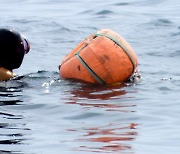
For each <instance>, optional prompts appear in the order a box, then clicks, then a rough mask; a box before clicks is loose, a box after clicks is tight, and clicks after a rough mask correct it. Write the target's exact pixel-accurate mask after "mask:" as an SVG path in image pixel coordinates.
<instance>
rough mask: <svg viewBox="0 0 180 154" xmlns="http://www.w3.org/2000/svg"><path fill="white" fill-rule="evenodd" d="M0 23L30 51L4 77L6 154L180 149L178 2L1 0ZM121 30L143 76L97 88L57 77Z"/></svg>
mask: <svg viewBox="0 0 180 154" xmlns="http://www.w3.org/2000/svg"><path fill="white" fill-rule="evenodd" d="M0 6H1V7H0V28H2V27H6V28H12V29H15V30H17V31H19V32H20V33H21V34H24V35H26V36H27V38H28V39H29V40H30V42H31V51H30V53H28V54H27V55H26V56H25V59H24V62H23V64H22V66H21V67H20V68H19V69H18V70H15V72H16V73H17V74H19V75H20V76H21V77H20V78H19V79H17V80H12V81H8V82H0V154H85V153H87V154H94V153H102V154H106V153H111V154H159V153H161V154H179V153H180V69H179V68H180V1H179V0H119V1H118V0H110V1H100V0H99V1H98V0H0ZM102 28H109V29H112V30H114V31H116V32H117V33H119V34H120V35H121V36H123V37H124V38H125V39H126V40H127V41H128V42H129V43H130V44H131V46H132V47H133V49H134V50H135V52H136V53H137V55H138V58H139V69H140V70H141V74H142V81H141V82H139V83H137V84H128V85H127V84H126V85H116V86H93V85H87V84H83V83H76V82H71V81H64V80H61V79H60V78H59V75H58V65H59V64H60V62H61V61H62V59H63V57H64V56H65V55H66V54H67V53H68V52H69V51H71V49H72V48H74V47H75V45H76V44H78V43H79V42H80V41H81V40H83V39H84V38H86V37H87V36H89V35H90V34H91V33H94V32H96V31H97V30H98V29H102Z"/></svg>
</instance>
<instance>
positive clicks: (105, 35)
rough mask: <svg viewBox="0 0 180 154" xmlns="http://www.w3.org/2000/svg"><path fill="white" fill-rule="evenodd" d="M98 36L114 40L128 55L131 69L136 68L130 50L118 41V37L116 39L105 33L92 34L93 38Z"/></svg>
mask: <svg viewBox="0 0 180 154" xmlns="http://www.w3.org/2000/svg"><path fill="white" fill-rule="evenodd" d="M98 36H104V37H106V38H108V39H110V40H112V41H113V42H115V43H116V44H117V45H118V46H120V47H121V48H122V49H123V50H124V51H125V52H126V54H127V55H128V57H129V59H130V60H131V63H132V64H133V71H134V70H135V69H136V62H135V60H134V58H133V56H132V55H131V53H130V51H129V50H128V49H127V48H126V47H125V46H124V45H123V43H122V42H120V41H119V40H118V39H116V38H115V37H113V36H111V35H108V34H105V33H98V32H97V33H96V34H95V35H94V38H96V37H98Z"/></svg>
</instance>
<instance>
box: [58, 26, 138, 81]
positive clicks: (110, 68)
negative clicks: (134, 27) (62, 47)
mask: <svg viewBox="0 0 180 154" xmlns="http://www.w3.org/2000/svg"><path fill="white" fill-rule="evenodd" d="M137 65H138V59H137V56H136V54H135V52H134V51H133V49H132V48H131V46H130V45H129V44H128V43H127V42H126V41H125V40H124V39H123V38H122V37H121V36H119V35H118V34H117V33H115V32H113V31H112V30H109V29H102V30H99V31H97V32H96V33H95V34H92V35H90V36H89V37H88V38H86V39H85V40H84V41H83V42H81V43H80V44H79V45H77V46H76V48H75V49H73V50H72V51H71V52H70V53H69V54H68V55H67V56H66V57H65V58H64V60H63V61H62V63H61V65H60V67H59V74H60V77H61V78H63V79H75V80H79V81H84V82H89V83H100V84H114V83H118V82H124V81H126V80H127V79H129V78H130V77H131V76H132V75H133V73H134V72H135V70H136V68H137Z"/></svg>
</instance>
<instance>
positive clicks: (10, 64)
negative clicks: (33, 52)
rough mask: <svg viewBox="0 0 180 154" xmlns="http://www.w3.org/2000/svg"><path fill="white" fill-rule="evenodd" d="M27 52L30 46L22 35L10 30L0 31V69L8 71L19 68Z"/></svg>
mask: <svg viewBox="0 0 180 154" xmlns="http://www.w3.org/2000/svg"><path fill="white" fill-rule="evenodd" d="M29 50H30V44H29V42H28V40H27V39H26V38H25V37H24V36H23V35H20V34H19V33H18V32H16V31H13V30H10V29H4V28H3V29H0V67H4V68H6V69H9V70H13V69H16V68H19V67H20V66H21V64H22V61H23V58H24V55H25V54H26V53H28V52H29Z"/></svg>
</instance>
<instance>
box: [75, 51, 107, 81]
mask: <svg viewBox="0 0 180 154" xmlns="http://www.w3.org/2000/svg"><path fill="white" fill-rule="evenodd" d="M75 56H76V57H77V59H78V60H79V62H80V63H81V64H82V65H83V66H84V67H85V68H86V70H87V71H88V72H89V73H90V74H91V75H92V76H93V78H94V79H95V80H96V81H97V82H98V83H100V84H105V82H104V81H103V80H102V79H101V78H100V77H99V76H98V75H97V74H96V73H95V72H94V71H93V70H92V69H91V68H90V67H89V65H88V64H87V63H86V62H85V61H84V60H83V58H82V57H81V56H80V55H79V52H76V53H75Z"/></svg>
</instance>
